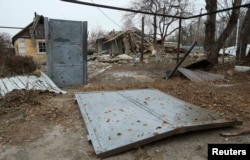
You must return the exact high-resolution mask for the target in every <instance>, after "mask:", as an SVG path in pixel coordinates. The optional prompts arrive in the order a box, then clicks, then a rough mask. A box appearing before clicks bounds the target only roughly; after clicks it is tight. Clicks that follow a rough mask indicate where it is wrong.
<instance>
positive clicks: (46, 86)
mask: <svg viewBox="0 0 250 160" xmlns="http://www.w3.org/2000/svg"><path fill="white" fill-rule="evenodd" d="M22 89H24V90H42V91H46V90H48V91H50V92H55V93H63V94H64V93H67V92H65V91H63V90H61V89H59V88H58V87H57V86H56V85H55V84H54V82H52V80H51V79H50V78H49V77H48V76H47V75H46V74H45V73H43V72H41V76H40V77H36V76H16V77H11V78H2V79H0V93H1V95H2V96H5V95H6V94H7V93H9V92H12V91H13V90H22Z"/></svg>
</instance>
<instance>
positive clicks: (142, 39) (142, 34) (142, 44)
mask: <svg viewBox="0 0 250 160" xmlns="http://www.w3.org/2000/svg"><path fill="white" fill-rule="evenodd" d="M141 21H142V30H141V62H143V50H144V43H143V42H144V16H143V17H142V20H141Z"/></svg>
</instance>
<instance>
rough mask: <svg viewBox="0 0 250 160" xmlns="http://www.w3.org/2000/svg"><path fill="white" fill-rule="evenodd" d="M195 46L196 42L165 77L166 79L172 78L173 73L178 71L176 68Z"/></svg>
mask: <svg viewBox="0 0 250 160" xmlns="http://www.w3.org/2000/svg"><path fill="white" fill-rule="evenodd" d="M196 44H197V42H194V43H193V45H192V46H191V47H190V48H189V50H188V51H187V52H186V53H185V55H184V57H183V58H182V59H181V60H180V62H178V64H177V65H176V66H175V68H174V69H173V70H172V71H171V73H170V74H169V75H168V76H167V79H169V78H170V77H172V76H173V75H174V73H175V71H176V70H177V69H178V67H179V66H180V65H181V64H182V62H183V61H184V60H185V59H186V57H187V56H188V55H189V53H190V52H191V51H192V50H193V48H194V46H195V45H196Z"/></svg>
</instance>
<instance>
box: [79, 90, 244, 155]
mask: <svg viewBox="0 0 250 160" xmlns="http://www.w3.org/2000/svg"><path fill="white" fill-rule="evenodd" d="M75 97H76V100H77V103H78V105H79V108H80V111H81V114H82V117H83V120H84V122H85V124H86V127H87V130H88V139H89V140H90V141H91V142H92V145H93V147H94V150H95V153H96V154H97V156H99V157H101V158H105V157H108V156H111V155H114V154H117V153H120V152H123V151H126V150H129V149H132V148H136V147H139V146H141V145H144V144H147V143H150V142H153V141H156V140H159V139H163V138H165V137H168V136H171V135H175V134H180V133H185V132H189V131H196V130H204V129H210V128H219V127H225V126H231V125H235V124H241V123H242V122H240V121H238V120H235V119H229V118H227V117H224V116H221V115H218V114H216V113H213V112H211V111H208V110H205V109H202V108H199V107H197V106H195V105H192V104H189V103H186V102H184V101H182V100H180V99H177V98H175V97H172V96H170V95H167V94H165V93H163V92H160V91H158V90H154V89H142V90H125V91H111V92H85V93H76V94H75Z"/></svg>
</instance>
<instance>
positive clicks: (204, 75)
mask: <svg viewBox="0 0 250 160" xmlns="http://www.w3.org/2000/svg"><path fill="white" fill-rule="evenodd" d="M178 71H180V72H181V73H182V74H183V75H184V76H186V77H187V78H188V79H190V80H191V81H213V80H218V79H224V76H223V75H221V74H215V73H209V72H205V71H201V70H195V71H194V70H190V69H185V68H178Z"/></svg>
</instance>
